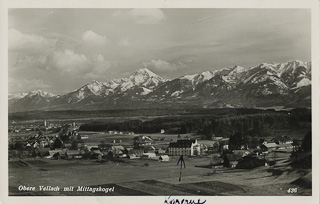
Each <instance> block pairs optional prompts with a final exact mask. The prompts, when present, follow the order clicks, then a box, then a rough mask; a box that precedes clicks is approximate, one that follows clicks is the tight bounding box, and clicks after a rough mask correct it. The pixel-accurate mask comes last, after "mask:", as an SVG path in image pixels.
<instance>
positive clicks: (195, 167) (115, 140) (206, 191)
mask: <svg viewBox="0 0 320 204" xmlns="http://www.w3.org/2000/svg"><path fill="white" fill-rule="evenodd" d="M219 111H223V112H222V113H220V112H219ZM219 111H217V112H215V115H216V116H217V117H220V114H222V115H224V114H225V112H228V114H232V115H233V114H236V115H238V114H239V115H241V111H244V113H245V114H248V111H249V112H250V111H257V110H219ZM230 111H231V112H230ZM232 111H236V112H232ZM239 111H240V112H239ZM120 113H121V112H120ZM127 113H128V111H124V112H123V113H121V114H124V115H125V114H127ZM129 113H130V114H129V116H127V117H122V116H121V115H116V113H113V112H112V113H111V112H108V115H106V114H103V113H101V114H100V113H94V114H92V113H91V112H88V113H86V114H85V115H84V116H83V117H78V116H79V114H80V115H81V113H77V112H75V113H74V112H67V113H65V115H61V116H60V117H57V118H55V117H56V115H59V114H60V113H49V112H47V113H45V114H47V116H48V114H49V115H52V117H46V118H48V121H49V119H50V122H52V123H57V124H58V123H60V124H68V123H71V122H72V121H75V122H76V123H82V122H86V121H92V120H94V119H95V118H96V119H99V121H103V122H108V121H112V122H115V121H116V122H122V121H125V120H129V119H130V120H131V119H136V118H138V119H141V120H150V119H152V118H160V117H164V118H165V117H167V116H168V115H169V114H170V113H169V112H166V111H164V112H161V111H159V113H158V115H156V116H155V115H154V114H153V113H149V112H148V111H144V115H140V116H137V111H134V112H132V113H131V112H130V111H129ZM258 113H259V114H260V112H258ZM264 113H266V112H264ZM33 114H34V115H33ZM39 114H40V113H38V112H36V113H28V114H27V116H24V115H23V114H22V113H16V114H15V115H13V116H11V119H12V120H15V121H16V122H17V124H19V125H23V124H27V125H30V124H34V125H36V124H39V123H41V122H42V121H43V120H42V119H41V118H43V117H42V114H40V115H39ZM91 114H92V115H91ZM179 114H180V116H179V117H178V118H181V119H182V120H181V121H182V122H183V120H184V119H186V118H185V117H184V116H183V115H184V114H187V115H188V117H189V118H187V119H186V120H188V121H189V122H190V121H191V122H192V121H193V120H191V119H192V118H193V117H194V118H196V119H197V120H195V123H197V122H199V123H198V125H199V127H205V124H206V120H205V118H206V117H209V116H210V115H211V114H212V112H209V113H208V114H206V113H197V112H196V113H195V112H192V111H191V112H189V113H185V112H179ZM194 114H196V116H191V115H194ZM253 114H254V113H253ZM88 115H90V117H88ZM165 115H167V116H165ZM284 115H285V118H287V115H288V114H287V113H281V114H280V113H273V116H274V117H275V118H277V117H278V116H279V117H280V116H281V117H282V116H284ZM33 116H38V117H34V118H35V119H33ZM202 117H203V118H204V120H203V121H202V119H201V118H202ZM210 117H212V116H210ZM221 117H222V116H221ZM223 117H224V116H223ZM230 117H231V118H233V119H232V120H229V119H230V118H228V117H225V119H223V120H220V122H221V123H219V127H224V126H225V125H229V126H230V127H231V128H234V129H236V127H232V125H230V124H233V122H237V120H238V118H237V117H235V116H230ZM281 117H280V119H281ZM199 118H200V119H199ZM248 118H249V119H250V120H253V121H254V120H255V119H256V118H254V117H252V116H251V115H248ZM271 118H272V117H271ZM298 118H299V119H300V116H299V117H298ZM9 119H10V116H9ZM167 119H168V121H169V122H168V121H166V120H164V121H162V122H164V124H165V123H167V122H168V123H170V120H171V119H172V118H167ZM244 119H246V118H245V117H239V121H240V120H242V121H243V122H244V121H246V120H244ZM258 119H259V118H258ZM265 119H267V118H265ZM269 119H270V118H269ZM287 119H288V118H287ZM277 120H279V119H277ZM277 120H275V121H277ZM262 121H264V120H262V119H261V123H262ZM306 121H307V122H304V123H303V124H301V122H300V123H299V127H292V126H290V125H289V123H285V125H284V126H283V125H281V124H276V123H267V122H265V123H266V124H265V125H264V127H265V129H264V130H266V131H263V136H261V137H263V138H264V139H266V140H271V139H272V138H273V137H275V136H277V135H281V136H284V135H285V136H290V138H291V139H298V140H301V139H302V138H303V137H304V135H305V134H306V132H308V131H309V130H310V129H311V123H310V122H308V117H306ZM195 123H192V125H194V124H195ZM217 124H218V123H217ZM234 124H237V123H234ZM243 124H245V123H243ZM201 125H202V126H201ZM203 125H204V126H203ZM217 127H218V126H217ZM225 127H228V126H225ZM221 130H223V131H225V132H228V131H229V130H228V128H224V129H221ZM118 131H121V130H118ZM123 131H125V130H123ZM43 133H44V135H46V136H55V135H56V134H58V133H57V132H54V131H44V132H43ZM78 133H79V134H80V135H81V136H83V137H87V138H86V139H83V142H84V144H85V145H98V144H100V143H101V142H103V143H105V144H112V145H122V146H124V147H132V146H133V138H134V137H135V136H138V135H140V133H136V134H135V135H128V134H108V133H107V131H101V132H90V131H78ZM34 134H35V132H28V133H27V132H23V131H22V132H19V133H13V132H10V133H9V137H8V139H9V142H10V141H19V142H22V143H23V142H25V141H26V138H27V137H28V136H33V135H34ZM144 135H147V136H149V137H151V138H152V139H153V140H154V143H153V146H155V147H156V148H158V147H161V148H162V147H163V149H166V147H168V144H169V143H170V142H171V141H175V140H177V138H178V135H180V138H193V139H198V142H199V143H202V144H206V145H208V146H210V145H212V143H213V141H212V140H210V139H207V140H203V134H201V133H200V132H192V133H187V134H167V133H165V134H160V133H150V134H144ZM259 137H260V136H259ZM10 151H12V152H14V151H16V150H9V153H11V152H10ZM291 152H292V149H284V150H281V151H277V152H276V153H269V154H268V155H267V156H266V159H267V160H269V161H276V164H275V166H273V167H270V166H262V167H258V168H255V169H231V168H223V167H222V166H219V167H217V168H213V169H212V168H211V167H210V168H200V167H199V166H202V167H208V166H209V164H210V163H211V159H212V158H211V157H210V156H197V157H187V156H185V157H184V159H185V163H186V168H182V169H180V165H179V166H177V161H178V159H179V157H175V156H171V157H170V161H169V162H159V161H158V160H156V159H143V158H139V159H132V160H130V159H127V158H123V159H121V160H119V161H117V162H115V161H113V162H112V161H108V162H107V161H102V162H101V161H96V160H95V159H91V160H90V159H83V160H64V159H61V160H51V159H45V158H35V157H32V158H28V157H21V158H20V159H19V157H18V156H17V155H16V154H15V156H12V157H10V159H9V195H11V196H25V195H58V196H63V195H70V196H79V195H93V196H117V195H128V196H129V195H164V196H169V195H210V196H214V195H220V196H229V195H243V196H249V195H254V196H259V195H260V196H287V195H300V196H301V195H311V193H312V192H311V169H297V168H293V167H292V166H291V165H290V161H289V159H290V155H291ZM9 155H10V154H9ZM180 172H181V180H180V181H179V177H180ZM19 186H20V187H21V186H25V187H32V186H33V187H36V188H35V191H23V190H19ZM39 186H52V187H55V186H59V187H60V190H59V191H57V192H55V191H40V190H39ZM70 186H73V187H74V190H73V191H64V187H70ZM78 186H86V187H92V188H99V187H101V188H113V187H114V191H110V192H108V193H105V192H95V193H92V192H78V191H77V188H78ZM289 188H291V189H297V192H294V193H288V189H289Z"/></svg>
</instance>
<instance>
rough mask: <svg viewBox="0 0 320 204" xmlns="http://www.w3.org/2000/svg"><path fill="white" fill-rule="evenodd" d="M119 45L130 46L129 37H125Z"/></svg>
mask: <svg viewBox="0 0 320 204" xmlns="http://www.w3.org/2000/svg"><path fill="white" fill-rule="evenodd" d="M119 45H120V46H122V47H127V46H130V45H131V43H130V41H129V39H128V38H123V39H121V40H120V41H119Z"/></svg>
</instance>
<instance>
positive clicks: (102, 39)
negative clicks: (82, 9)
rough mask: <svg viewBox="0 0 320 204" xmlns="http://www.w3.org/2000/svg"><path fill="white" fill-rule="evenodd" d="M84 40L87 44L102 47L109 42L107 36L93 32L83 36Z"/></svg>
mask: <svg viewBox="0 0 320 204" xmlns="http://www.w3.org/2000/svg"><path fill="white" fill-rule="evenodd" d="M82 40H83V42H84V43H85V44H88V45H94V46H102V45H104V44H105V43H106V42H107V38H106V36H102V35H99V34H97V33H95V32H93V31H92V30H87V31H85V32H84V33H83V34H82Z"/></svg>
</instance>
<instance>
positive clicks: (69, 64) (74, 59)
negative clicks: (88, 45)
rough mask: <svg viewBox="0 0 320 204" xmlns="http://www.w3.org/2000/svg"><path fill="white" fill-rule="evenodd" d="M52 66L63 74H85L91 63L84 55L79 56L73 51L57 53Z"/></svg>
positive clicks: (54, 55) (53, 57)
mask: <svg viewBox="0 0 320 204" xmlns="http://www.w3.org/2000/svg"><path fill="white" fill-rule="evenodd" d="M52 65H53V66H54V67H55V68H57V69H59V70H60V71H62V72H66V73H71V72H76V73H79V72H85V71H86V70H87V69H88V68H89V65H90V61H89V60H88V58H87V57H86V56H85V55H83V54H77V53H75V52H74V51H73V50H69V49H66V50H64V51H56V52H54V53H53V56H52Z"/></svg>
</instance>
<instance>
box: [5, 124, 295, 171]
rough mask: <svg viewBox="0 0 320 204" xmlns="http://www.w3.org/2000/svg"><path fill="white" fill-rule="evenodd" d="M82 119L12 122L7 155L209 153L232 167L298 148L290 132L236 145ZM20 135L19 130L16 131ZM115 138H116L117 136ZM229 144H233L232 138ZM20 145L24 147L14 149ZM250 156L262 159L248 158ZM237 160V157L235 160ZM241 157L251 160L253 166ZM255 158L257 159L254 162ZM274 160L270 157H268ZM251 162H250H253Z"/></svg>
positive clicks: (162, 156)
mask: <svg viewBox="0 0 320 204" xmlns="http://www.w3.org/2000/svg"><path fill="white" fill-rule="evenodd" d="M80 125H81V124H78V123H75V122H72V123H69V124H53V123H49V122H47V120H44V121H43V124H41V125H36V126H34V125H29V126H25V125H18V124H14V122H13V124H12V125H11V126H10V128H9V133H14V134H15V135H17V136H16V137H11V140H10V141H9V149H10V150H11V151H9V159H10V158H15V157H19V158H20V159H22V158H37V159H69V160H70V159H75V160H77V159H94V160H97V161H116V160H121V159H139V158H148V159H153V160H159V161H169V159H170V156H180V155H184V156H195V157H196V156H207V157H210V158H211V159H212V158H214V159H212V161H211V163H212V164H215V165H214V166H219V165H221V166H223V167H232V168H236V167H238V168H243V167H245V166H247V167H246V168H253V167H256V166H259V165H260V166H261V165H268V164H270V162H269V163H268V162H267V160H266V159H265V157H266V156H267V155H268V153H272V152H273V151H275V150H283V149H289V150H290V151H292V149H294V148H297V147H298V146H299V145H300V144H301V140H296V141H295V143H294V142H293V140H292V139H290V137H288V136H284V137H278V138H271V139H270V140H264V139H260V140H259V141H257V143H256V146H252V145H251V148H249V147H248V145H240V146H238V147H232V148H230V149H229V143H230V141H229V138H223V137H214V138H213V139H212V140H211V141H209V140H201V138H200V139H197V138H196V139H194V138H192V135H188V134H187V135H185V136H183V137H181V135H180V134H179V135H177V136H173V135H167V134H165V130H164V129H161V132H160V133H159V134H155V135H154V136H149V135H144V134H135V133H134V132H122V131H118V130H109V131H106V132H81V131H79V127H80ZM18 135H23V136H20V137H19V136H18ZM117 138H119V139H117ZM231 145H232V144H231ZM18 150H22V151H18ZM252 159H254V160H257V161H259V160H261V161H264V162H257V163H254V164H253V163H252ZM239 161H240V163H239ZM245 163H250V164H251V166H250V165H249V166H248V165H246V164H245ZM258 163H259V164H258ZM271 163H272V162H271ZM252 165H253V166H252Z"/></svg>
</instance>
